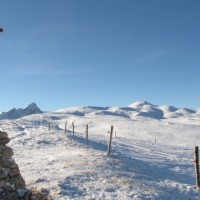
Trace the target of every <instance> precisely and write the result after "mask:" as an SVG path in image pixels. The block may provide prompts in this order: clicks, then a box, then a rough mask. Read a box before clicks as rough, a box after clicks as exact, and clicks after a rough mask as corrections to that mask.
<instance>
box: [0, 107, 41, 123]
mask: <svg viewBox="0 0 200 200" xmlns="http://www.w3.org/2000/svg"><path fill="white" fill-rule="evenodd" d="M37 113H42V111H41V110H40V108H39V107H38V106H37V104H36V103H31V104H29V105H28V106H27V107H26V108H24V109H22V108H18V109H16V108H13V109H11V110H9V111H8V112H2V113H1V114H0V119H17V118H20V117H24V116H27V115H32V114H37Z"/></svg>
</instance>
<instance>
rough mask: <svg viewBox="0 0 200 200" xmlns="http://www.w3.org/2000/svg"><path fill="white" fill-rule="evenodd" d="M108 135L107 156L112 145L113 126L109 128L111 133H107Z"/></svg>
mask: <svg viewBox="0 0 200 200" xmlns="http://www.w3.org/2000/svg"><path fill="white" fill-rule="evenodd" d="M108 133H110V140H109V144H108V155H109V154H110V152H111V143H112V135H113V126H111V131H110V132H108Z"/></svg>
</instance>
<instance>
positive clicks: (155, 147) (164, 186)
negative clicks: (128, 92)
mask: <svg viewBox="0 0 200 200" xmlns="http://www.w3.org/2000/svg"><path fill="white" fill-rule="evenodd" d="M198 113H199V111H197V112H196V111H193V110H190V109H184V108H182V109H181V108H175V107H172V106H156V105H153V104H150V103H148V102H143V101H138V102H136V103H134V104H131V105H130V106H127V107H94V106H88V107H73V108H64V109H60V110H57V111H55V112H46V113H39V114H35V115H28V116H25V117H23V118H18V119H14V120H8V119H5V120H0V129H1V130H2V131H7V132H8V135H9V137H10V138H11V142H10V143H9V145H10V146H11V147H12V148H13V149H14V153H15V155H14V159H15V160H16V162H17V163H18V164H19V168H20V171H21V174H22V176H23V177H24V179H25V181H26V183H27V186H28V187H29V188H32V187H33V188H36V189H41V190H42V191H44V192H45V193H48V192H49V193H50V194H51V195H52V196H53V197H54V199H55V200H69V199H76V200H84V199H85V200H92V199H93V200H102V199H105V200H108V199H116V200H132V199H133V200H169V199H172V200H173V199H174V200H188V199H191V200H193V199H194V200H197V199H200V193H199V191H198V190H196V188H195V172H194V163H193V151H194V146H195V145H199V144H200V137H199V135H200V116H199V115H198ZM72 123H74V125H75V135H74V136H73V134H72V130H73V129H72ZM86 124H88V127H89V144H88V146H87V145H86V144H85V131H86ZM49 125H50V126H49ZM65 125H67V126H66V128H67V129H66V132H65ZM111 125H113V126H114V137H113V141H112V153H111V155H110V156H108V155H107V148H108V140H109V133H108V131H110V127H111ZM49 127H50V128H51V129H50V130H49ZM115 133H116V138H115Z"/></svg>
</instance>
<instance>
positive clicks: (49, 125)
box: [48, 122, 51, 131]
mask: <svg viewBox="0 0 200 200" xmlns="http://www.w3.org/2000/svg"><path fill="white" fill-rule="evenodd" d="M48 127H49V131H50V130H51V124H50V122H49V123H48Z"/></svg>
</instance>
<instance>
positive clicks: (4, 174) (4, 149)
mask: <svg viewBox="0 0 200 200" xmlns="http://www.w3.org/2000/svg"><path fill="white" fill-rule="evenodd" d="M9 141H10V139H9V138H8V135H7V133H6V132H1V131H0V199H2V200H4V199H5V200H19V199H28V196H27V198H25V196H24V195H25V193H27V195H28V190H26V189H25V181H24V179H23V178H22V176H21V174H20V171H19V167H18V165H17V164H16V163H15V161H14V160H13V159H12V156H13V154H14V153H13V150H12V149H11V148H10V147H8V146H6V144H7V143H9ZM22 193H23V194H22ZM22 196H23V198H21V197H22Z"/></svg>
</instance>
